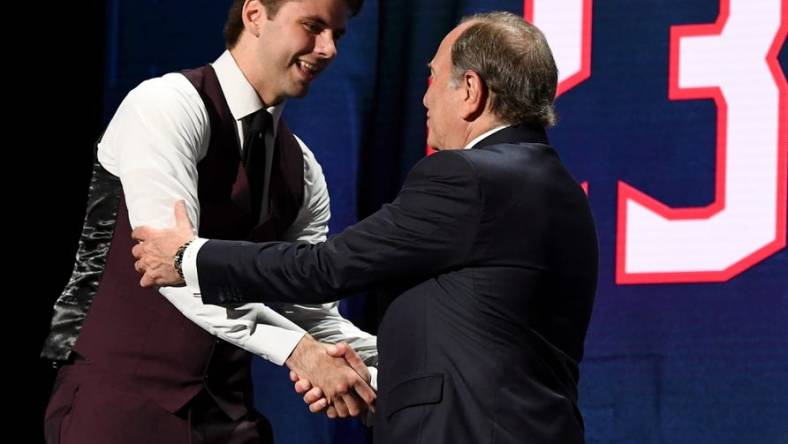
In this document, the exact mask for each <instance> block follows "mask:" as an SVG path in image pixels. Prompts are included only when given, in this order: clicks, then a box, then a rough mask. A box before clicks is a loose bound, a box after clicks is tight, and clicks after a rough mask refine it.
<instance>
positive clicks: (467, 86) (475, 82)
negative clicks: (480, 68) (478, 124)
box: [459, 69, 489, 121]
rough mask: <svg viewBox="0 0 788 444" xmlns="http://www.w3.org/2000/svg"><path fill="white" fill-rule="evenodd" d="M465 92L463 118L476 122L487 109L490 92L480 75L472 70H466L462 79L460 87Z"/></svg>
mask: <svg viewBox="0 0 788 444" xmlns="http://www.w3.org/2000/svg"><path fill="white" fill-rule="evenodd" d="M459 88H461V89H462V90H463V92H464V95H463V101H462V109H461V116H462V118H463V119H464V120H466V121H472V120H476V118H478V117H479V116H480V115H481V114H482V113H483V112H484V109H485V108H486V107H487V97H488V96H489V92H488V90H487V85H486V84H485V83H484V80H482V78H481V77H479V74H477V73H476V72H475V71H472V70H470V69H469V70H466V71H465V72H464V73H463V74H462V77H461V78H460V85H459Z"/></svg>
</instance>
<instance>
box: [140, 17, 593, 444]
mask: <svg viewBox="0 0 788 444" xmlns="http://www.w3.org/2000/svg"><path fill="white" fill-rule="evenodd" d="M430 70H431V73H432V82H431V84H430V87H429V89H428V90H427V93H426V94H425V96H424V105H425V106H426V107H427V118H428V126H429V129H430V134H429V143H430V145H432V146H434V147H436V148H438V149H439V150H440V152H438V153H437V154H435V155H433V156H430V157H428V158H426V159H424V160H422V161H421V162H419V163H418V164H417V165H416V166H415V167H414V168H413V170H411V172H410V173H409V175H408V177H407V179H406V181H405V183H404V185H403V187H402V190H401V191H400V193H399V195H398V197H397V199H396V200H395V201H394V202H392V203H391V204H388V205H385V206H384V207H383V208H381V209H380V210H379V211H378V212H376V213H374V214H373V215H371V216H370V217H368V218H366V219H364V220H362V221H361V222H359V223H358V224H356V225H354V226H352V227H350V228H348V229H347V230H345V231H344V232H342V233H341V234H339V235H337V236H336V237H334V238H332V239H330V240H329V241H327V242H325V243H321V244H317V245H309V244H306V243H263V244H253V243H240V242H226V241H216V240H208V241H206V240H204V239H196V240H193V239H192V237H193V236H192V235H191V233H190V232H189V230H188V226H185V227H181V228H180V229H175V230H167V231H164V232H159V231H154V230H150V229H139V230H137V231H136V232H135V233H134V234H135V237H136V238H137V239H139V240H144V243H143V244H141V245H138V246H137V247H135V248H134V254H135V256H136V257H137V258H138V259H139V261H138V262H137V267H138V268H139V269H140V270H145V274H144V276H143V278H142V284H143V285H153V284H163V283H174V282H179V281H180V279H179V277H178V272H179V271H180V270H176V269H175V265H174V264H181V262H180V256H181V254H183V253H184V252H185V255H186V256H185V257H186V258H187V259H188V258H191V260H185V261H184V267H185V274H186V276H187V277H188V276H192V278H187V279H186V284H187V285H188V286H191V287H194V288H199V291H201V294H202V299H203V301H204V302H206V303H209V304H228V303H236V302H243V301H260V300H262V301H289V302H294V301H300V302H307V301H308V302H320V301H329V300H333V299H335V298H337V297H338V296H339V295H340V294H342V293H344V292H346V291H352V290H356V289H360V288H365V287H369V286H372V285H386V286H390V287H392V288H395V289H397V291H398V293H399V296H398V297H397V298H396V299H395V300H394V302H393V303H392V304H391V306H390V307H389V308H388V311H387V312H386V314H385V317H384V319H383V321H382V324H381V326H380V330H379V336H378V346H379V353H380V377H379V378H380V379H379V398H378V412H377V416H376V419H375V442H376V443H403V442H430V443H449V442H452V443H454V442H458V443H493V442H494V443H522V442H528V443H561V444H568V443H581V442H583V441H584V438H583V435H584V434H583V421H582V418H581V416H580V412H579V410H578V408H577V382H578V363H579V361H580V360H581V358H582V355H583V341H584V337H585V333H586V329H587V326H588V322H589V318H590V315H591V307H592V303H593V299H594V292H595V287H596V278H597V242H596V234H595V230H594V225H593V221H592V217H591V213H590V211H589V207H588V204H587V201H586V198H585V195H584V193H583V191H582V189H581V188H580V187H579V186H578V184H577V183H576V182H575V181H574V180H573V178H572V177H571V176H570V174H569V173H568V172H567V171H566V169H565V168H564V167H563V166H562V164H561V162H560V160H559V158H558V155H557V154H556V151H555V150H554V149H553V148H552V147H550V145H549V144H548V141H547V137H546V134H545V130H544V129H545V127H547V126H550V125H552V124H553V122H554V120H555V117H554V114H553V108H552V103H553V99H554V96H555V91H556V83H557V72H556V67H555V63H554V61H553V57H552V54H551V52H550V49H549V47H548V45H547V42H546V41H545V39H544V36H543V35H542V33H541V32H540V31H539V30H538V29H536V28H535V27H534V26H532V25H530V24H528V23H525V22H524V21H523V20H522V19H520V18H519V17H516V16H514V15H512V14H509V13H488V14H481V15H476V16H472V17H469V18H467V19H465V20H464V21H463V22H462V23H461V24H460V25H459V26H457V27H456V28H455V29H454V30H452V31H451V32H450V33H449V34H448V35H447V36H446V37H445V38H444V40H443V41H442V42H441V44H440V47H439V48H438V51H437V53H436V54H435V57H434V58H433V60H432V61H431V62H430ZM180 219H181V220H183V212H182V211H181V217H180ZM183 245H187V247H186V248H184V247H183ZM179 247H180V249H179ZM176 252H177V253H178V254H176ZM175 256H177V257H176V258H175V259H174V257H175ZM195 258H196V259H195Z"/></svg>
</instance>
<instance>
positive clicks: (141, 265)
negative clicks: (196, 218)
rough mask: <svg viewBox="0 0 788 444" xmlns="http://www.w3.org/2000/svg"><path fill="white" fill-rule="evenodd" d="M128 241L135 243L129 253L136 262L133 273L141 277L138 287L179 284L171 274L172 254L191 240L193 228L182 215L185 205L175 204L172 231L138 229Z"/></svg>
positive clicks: (180, 280)
mask: <svg viewBox="0 0 788 444" xmlns="http://www.w3.org/2000/svg"><path fill="white" fill-rule="evenodd" d="M131 237H132V238H133V239H135V240H137V241H138V243H137V244H136V245H134V247H133V248H132V249H131V254H133V255H134V258H135V259H137V261H136V262H135V263H134V269H135V270H137V272H138V273H142V279H140V285H141V286H143V287H151V286H154V285H175V284H180V283H183V279H182V278H181V276H180V275H179V274H178V272H177V271H176V270H175V263H174V261H175V253H177V251H178V249H179V248H180V247H181V246H182V245H184V244H185V243H186V242H189V241H191V240H192V239H194V228H193V227H192V224H191V222H190V221H189V215H188V213H187V212H186V204H185V203H184V201H182V200H179V201H177V202H175V227H174V228H167V229H163V230H157V229H155V228H151V227H146V226H141V227H137V228H136V229H135V230H134V231H132V232H131Z"/></svg>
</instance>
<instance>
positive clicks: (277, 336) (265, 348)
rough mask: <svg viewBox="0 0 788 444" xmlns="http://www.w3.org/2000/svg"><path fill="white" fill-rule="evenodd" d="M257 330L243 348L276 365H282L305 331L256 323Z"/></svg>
mask: <svg viewBox="0 0 788 444" xmlns="http://www.w3.org/2000/svg"><path fill="white" fill-rule="evenodd" d="M257 330H258V331H259V333H260V334H258V332H255V334H253V335H251V336H250V337H249V340H247V341H246V343H245V344H244V348H245V349H246V350H247V351H249V352H252V353H254V354H256V355H258V356H262V357H263V358H264V359H266V360H268V361H271V362H273V363H274V364H276V365H284V363H285V361H286V360H287V358H289V357H290V354H291V353H293V350H294V349H295V347H296V345H298V342H299V341H301V338H303V337H304V335H305V334H306V332H305V331H295V330H286V329H282V328H276V327H271V326H266V325H258V326H257Z"/></svg>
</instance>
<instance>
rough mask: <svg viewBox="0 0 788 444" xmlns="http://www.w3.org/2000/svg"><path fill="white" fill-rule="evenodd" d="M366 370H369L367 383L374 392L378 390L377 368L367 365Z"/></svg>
mask: <svg viewBox="0 0 788 444" xmlns="http://www.w3.org/2000/svg"><path fill="white" fill-rule="evenodd" d="M367 371H368V372H369V385H370V386H371V387H372V389H373V390H375V391H376V392H377V391H378V368H377V367H367Z"/></svg>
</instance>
